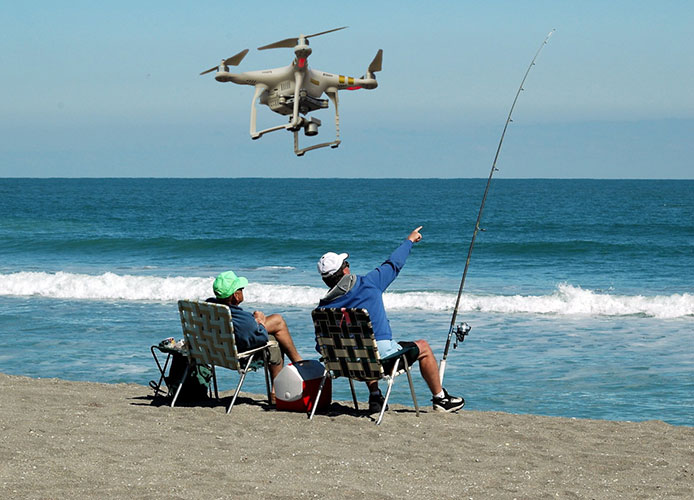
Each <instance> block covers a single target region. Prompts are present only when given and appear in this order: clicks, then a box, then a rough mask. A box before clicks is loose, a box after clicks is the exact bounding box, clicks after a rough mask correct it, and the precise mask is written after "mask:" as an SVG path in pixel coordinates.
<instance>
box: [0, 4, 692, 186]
mask: <svg viewBox="0 0 694 500" xmlns="http://www.w3.org/2000/svg"><path fill="white" fill-rule="evenodd" d="M693 5H694V3H693V2H690V1H684V0H683V1H663V2H659V3H656V2H645V1H622V0H617V1H610V2H598V1H590V0H588V1H585V0H584V1H580V2H579V1H562V0H557V1H525V2H523V1H504V2H501V1H499V2H491V1H490V2H477V1H442V2H436V1H433V2H395V1H381V2H360V1H353V2H349V3H339V2H333V3H328V2H278V1H265V2H232V1H225V2H221V1H220V2H200V3H197V2H196V3H194V2H177V1H166V2H164V1H148V2H132V1H118V2H105V3H104V4H103V5H102V4H99V3H96V2H86V1H72V2H52V1H51V2H48V1H45V2H42V1H31V0H28V1H26V2H6V3H5V5H3V7H2V9H1V10H2V15H0V41H1V47H2V50H0V67H2V80H1V81H2V83H1V84H0V85H1V86H0V89H1V90H2V98H0V177H22V176H30V177H83V176H86V177H104V176H108V177H110V176H125V177H132V176H135V177H139V176H151V177H248V176H252V177H255V176H259V177H486V176H487V175H488V172H489V168H490V165H491V161H492V159H493V156H494V152H495V149H496V145H497V143H498V140H499V136H500V134H501V130H502V128H503V124H504V121H505V119H506V115H507V113H508V110H509V107H510V105H511V102H512V100H513V97H514V94H515V92H516V89H517V87H518V85H519V84H520V80H521V78H522V76H523V73H524V72H525V69H526V67H527V65H528V64H529V62H530V60H531V59H532V56H533V55H534V53H535V51H536V50H537V48H538V46H539V45H540V43H541V42H542V40H543V38H544V37H545V35H546V34H547V33H548V32H549V31H550V30H551V29H552V28H556V29H557V32H556V33H555V35H554V36H553V37H552V39H551V41H550V43H549V44H548V45H547V46H546V47H545V48H544V49H543V52H542V53H541V55H540V57H539V59H538V62H537V66H536V67H535V68H534V69H533V70H532V71H531V73H530V76H529V77H528V81H527V82H526V85H525V88H526V91H525V92H524V93H523V94H522V95H521V97H520V100H519V103H518V105H517V106H516V110H515V112H514V122H513V123H512V124H511V127H510V129H509V131H508V133H507V137H506V140H505V142H504V148H503V150H502V153H501V157H500V160H499V167H500V169H501V171H500V174H499V175H500V176H503V177H507V178H516V177H558V178H573V177H592V178H687V179H691V178H694V168H692V160H691V158H692V157H693V156H694V146H693V145H692V144H693V143H694V141H693V140H692V137H694V92H693V91H692V82H693V81H694V56H693V55H692V54H693V53H694V50H693V49H694V43H693V42H694V36H693V35H692V32H693V31H694V30H692V29H691V26H692V24H694V7H693ZM343 25H348V26H349V29H347V30H343V31H340V32H336V33H331V34H328V35H325V36H322V37H318V38H314V39H313V40H312V41H311V47H312V48H313V51H314V52H313V55H312V56H311V58H310V59H309V64H310V65H311V66H312V67H313V68H317V69H321V70H324V71H329V72H332V73H340V74H347V75H354V76H359V75H361V74H363V73H364V71H365V69H366V67H367V66H368V64H369V62H370V61H371V59H372V58H373V56H374V55H375V53H376V51H377V49H379V48H382V49H383V50H384V58H383V71H382V72H381V73H379V74H378V75H377V77H378V80H379V87H378V89H376V90H373V91H365V90H362V91H358V92H342V93H341V94H340V105H341V106H340V108H341V109H340V111H341V116H340V118H341V135H342V139H343V143H342V145H341V146H340V147H339V148H338V149H336V150H331V149H324V150H318V151H314V152H310V153H308V154H307V155H306V156H305V157H303V158H296V157H295V156H294V154H293V151H292V136H291V134H290V133H289V132H284V131H279V132H275V133H273V134H269V135H267V136H265V137H263V138H261V139H260V140H258V141H251V139H250V137H249V135H248V120H249V111H250V101H251V97H252V94H253V90H252V88H251V87H245V86H243V87H242V86H236V85H233V84H220V83H217V82H215V81H214V78H213V75H206V76H199V75H198V74H199V73H200V71H202V70H204V69H207V68H209V67H211V66H213V65H214V64H216V63H218V61H219V60H220V59H221V58H223V57H229V56H231V55H233V54H235V53H237V52H238V51H240V50H241V49H244V48H250V49H251V52H250V53H249V54H248V56H247V57H246V59H245V60H244V61H243V63H242V64H241V66H239V68H238V69H239V71H245V70H252V69H265V68H272V67H279V66H284V65H286V64H289V63H290V62H291V60H292V57H293V53H292V52H291V50H290V49H277V50H268V51H263V52H259V51H257V50H255V48H256V47H258V46H261V45H264V44H268V43H271V42H274V41H276V40H279V39H283V38H287V37H291V36H297V35H299V34H300V33H315V32H318V31H323V30H326V29H330V28H334V27H338V26H343ZM316 116H318V117H319V118H321V119H322V120H323V122H324V126H323V127H322V128H321V134H320V135H319V136H318V138H320V139H322V140H327V139H329V138H331V137H332V135H331V134H332V111H331V110H329V111H322V112H320V113H319V114H317V115H316ZM284 120H285V119H284V118H283V117H281V116H279V115H274V114H272V113H271V112H270V111H269V110H267V109H266V108H261V110H260V114H259V121H260V124H262V125H271V124H280V123H284Z"/></svg>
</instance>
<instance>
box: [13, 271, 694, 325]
mask: <svg viewBox="0 0 694 500" xmlns="http://www.w3.org/2000/svg"><path fill="white" fill-rule="evenodd" d="M212 280H213V277H212V276H208V277H183V276H173V277H158V276H135V275H118V274H114V273H104V274H100V275H88V274H74V273H66V272H57V273H44V272H19V273H12V274H0V295H5V296H38V297H47V298H60V299H92V300H125V301H162V302H169V301H176V300H178V299H180V298H193V299H196V298H197V299H204V298H206V297H208V296H210V295H211V286H210V284H211V283H212ZM324 293H325V288H323V287H310V286H297V285H271V284H262V283H251V285H249V286H248V287H247V288H246V300H247V301H248V302H249V303H263V304H272V305H277V306H298V307H312V306H314V305H315V304H316V303H318V300H319V299H320V298H321V297H322V296H323V295H324ZM384 302H385V304H386V307H387V308H388V309H389V310H408V309H417V310H424V311H451V310H452V309H453V307H454V305H455V294H453V293H442V292H389V293H386V294H385V295H384ZM460 311H480V312H490V313H507V314H518V313H531V314H554V315H589V316H625V315H643V316H650V317H655V318H679V317H685V316H694V295H692V294H688V293H684V294H672V295H656V296H643V295H615V294H607V293H599V292H595V291H592V290H586V289H583V288H580V287H576V286H572V285H569V284H561V285H558V286H557V288H556V290H555V291H554V292H553V293H551V294H549V295H473V294H469V293H465V294H463V297H462V298H461V302H460Z"/></svg>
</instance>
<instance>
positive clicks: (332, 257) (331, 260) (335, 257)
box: [318, 252, 349, 277]
mask: <svg viewBox="0 0 694 500" xmlns="http://www.w3.org/2000/svg"><path fill="white" fill-rule="evenodd" d="M347 257H349V254H348V253H341V254H336V253H335V252H328V253H326V254H325V255H323V257H321V258H320V260H319V261H318V272H319V273H320V275H321V276H323V277H325V276H330V275H331V274H334V273H335V272H336V271H338V270H339V269H340V268H341V267H342V263H343V262H344V261H345V259H347Z"/></svg>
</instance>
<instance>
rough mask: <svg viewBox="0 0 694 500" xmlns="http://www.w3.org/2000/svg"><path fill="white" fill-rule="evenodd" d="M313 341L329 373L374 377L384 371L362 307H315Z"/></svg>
mask: <svg viewBox="0 0 694 500" xmlns="http://www.w3.org/2000/svg"><path fill="white" fill-rule="evenodd" d="M311 315H312V317H313V326H314V328H315V330H316V342H317V343H318V348H319V349H320V351H321V355H322V356H323V362H324V363H325V366H326V368H327V369H328V370H330V371H331V372H332V374H333V377H349V378H351V379H354V380H378V379H380V378H383V376H384V372H383V368H382V366H381V363H380V358H379V355H378V347H377V346H376V340H375V339H374V333H373V326H372V325H371V318H369V313H368V312H367V311H366V309H339V308H327V309H315V310H314V311H313V312H312V313H311Z"/></svg>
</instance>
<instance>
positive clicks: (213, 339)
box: [171, 300, 273, 413]
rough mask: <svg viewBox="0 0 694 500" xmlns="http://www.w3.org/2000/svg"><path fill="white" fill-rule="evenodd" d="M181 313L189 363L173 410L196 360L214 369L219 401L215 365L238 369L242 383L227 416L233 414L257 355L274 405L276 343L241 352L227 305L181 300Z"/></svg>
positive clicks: (173, 402) (179, 304)
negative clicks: (272, 357) (271, 370)
mask: <svg viewBox="0 0 694 500" xmlns="http://www.w3.org/2000/svg"><path fill="white" fill-rule="evenodd" d="M178 312H179V315H180V317H181V327H182V328H183V337H184V339H185V344H186V345H185V349H186V356H187V357H188V360H189V362H188V366H186V369H185V372H184V374H183V379H182V380H181V383H180V384H179V385H178V389H177V390H176V394H175V395H174V398H173V401H171V407H172V408H173V406H174V405H175V404H176V400H177V399H178V395H179V393H180V392H181V388H182V387H183V384H184V383H185V381H186V379H187V377H188V372H189V370H190V367H191V361H194V362H197V363H202V364H206V365H210V366H211V367H212V379H213V381H214V392H215V398H217V399H219V392H218V390H217V374H216V372H215V366H221V367H222V368H228V369H230V370H236V371H237V372H238V373H239V376H240V378H239V383H238V385H237V386H236V390H235V391H234V396H233V397H232V399H231V403H230V404H229V407H228V408H227V413H230V412H231V409H232V408H233V406H234V403H235V402H236V398H237V397H238V395H239V392H241V387H242V386H243V382H244V380H245V379H246V375H247V374H248V372H249V371H250V370H252V369H253V367H252V366H251V363H253V360H254V359H255V358H256V356H257V355H260V356H261V357H262V360H263V369H264V372H265V387H266V389H267V398H268V403H269V402H270V374H269V371H268V364H269V360H270V353H269V348H270V347H271V346H272V345H273V342H272V341H268V342H267V343H266V344H265V345H262V346H260V347H256V348H254V349H250V350H248V351H245V352H238V349H237V347H236V338H235V336H234V324H233V320H232V316H231V310H230V309H229V307H227V306H225V305H223V304H214V303H211V302H203V301H196V300H179V301H178Z"/></svg>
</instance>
